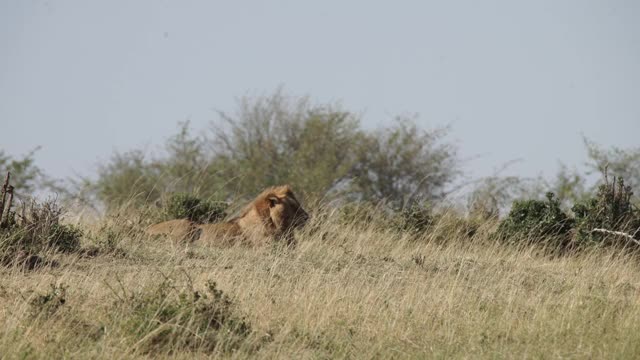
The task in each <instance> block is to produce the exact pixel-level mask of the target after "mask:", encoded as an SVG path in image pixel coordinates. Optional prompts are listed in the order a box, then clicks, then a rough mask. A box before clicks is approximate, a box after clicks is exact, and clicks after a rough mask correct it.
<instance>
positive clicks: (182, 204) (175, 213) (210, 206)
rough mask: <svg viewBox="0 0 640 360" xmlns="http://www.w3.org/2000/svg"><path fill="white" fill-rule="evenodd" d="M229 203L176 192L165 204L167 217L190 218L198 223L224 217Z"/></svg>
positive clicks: (165, 215)
mask: <svg viewBox="0 0 640 360" xmlns="http://www.w3.org/2000/svg"><path fill="white" fill-rule="evenodd" d="M226 209H227V204H226V203H224V202H219V201H207V200H202V199H200V198H198V197H196V196H194V195H190V194H183V193H179V194H175V195H173V196H171V197H170V198H169V199H168V200H167V201H166V202H165V204H164V217H165V218H166V219H189V220H191V221H194V222H198V223H210V222H215V221H219V220H222V219H224V217H225V216H227V214H226V213H225V210H226Z"/></svg>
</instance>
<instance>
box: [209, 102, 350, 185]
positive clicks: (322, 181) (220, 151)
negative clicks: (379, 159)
mask: <svg viewBox="0 0 640 360" xmlns="http://www.w3.org/2000/svg"><path fill="white" fill-rule="evenodd" d="M238 108H239V109H238V111H237V112H236V113H235V114H228V113H224V112H220V113H219V115H220V119H221V122H222V123H221V124H218V125H217V126H214V127H213V134H212V136H213V138H212V143H213V146H214V153H215V154H216V156H217V158H218V159H220V161H221V164H222V165H221V166H220V168H222V169H224V176H225V178H226V179H229V180H230V181H229V183H228V186H227V188H228V189H229V191H231V192H240V193H244V194H255V193H258V192H259V191H261V190H262V189H263V188H264V187H265V186H271V185H278V184H283V183H289V184H291V185H293V186H294V187H295V188H297V189H304V192H305V193H308V194H317V195H318V196H323V195H325V194H327V193H328V192H330V191H332V190H336V188H337V187H338V186H339V185H341V184H343V183H344V182H345V181H346V180H347V179H348V177H349V175H350V170H351V168H352V166H353V163H354V156H353V153H354V150H355V147H356V145H357V143H358V141H359V138H360V137H361V130H360V129H359V119H358V118H357V117H356V116H354V115H353V114H350V113H348V112H346V111H343V110H341V109H340V108H339V107H338V106H335V105H318V106H316V105H312V104H311V103H310V101H309V99H308V98H306V97H303V98H298V99H296V98H290V97H287V96H285V95H284V94H283V93H282V92H281V91H280V90H278V91H276V92H275V93H274V94H273V95H271V96H266V97H257V98H246V97H245V98H242V99H241V100H240V102H239V104H238Z"/></svg>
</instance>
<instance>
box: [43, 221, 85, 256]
mask: <svg viewBox="0 0 640 360" xmlns="http://www.w3.org/2000/svg"><path fill="white" fill-rule="evenodd" d="M82 235H83V232H82V230H80V229H79V228H78V227H77V226H74V225H71V224H53V225H52V226H51V235H50V237H49V246H51V247H53V248H55V249H56V250H58V251H60V252H65V253H70V252H74V251H77V250H78V249H79V248H80V238H81V237H82Z"/></svg>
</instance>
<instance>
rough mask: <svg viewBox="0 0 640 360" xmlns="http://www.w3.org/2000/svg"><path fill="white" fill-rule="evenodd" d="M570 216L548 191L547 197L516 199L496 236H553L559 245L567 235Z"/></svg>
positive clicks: (520, 237)
mask: <svg viewBox="0 0 640 360" xmlns="http://www.w3.org/2000/svg"><path fill="white" fill-rule="evenodd" d="M572 227H573V219H571V218H570V217H569V216H568V215H567V214H565V213H564V212H563V211H562V209H561V207H560V202H559V201H558V200H557V199H556V198H555V196H554V194H553V193H551V192H549V193H547V200H546V201H545V200H520V201H515V202H514V203H513V206H512V208H511V211H510V212H509V214H508V215H507V217H506V218H505V219H504V220H503V221H502V222H501V223H500V225H499V226H498V230H497V232H496V234H497V236H498V238H500V239H502V240H508V241H513V240H517V239H523V238H526V239H530V240H533V239H536V240H537V239H540V240H545V239H548V238H554V239H556V240H560V241H561V243H560V244H559V245H563V246H564V245H566V244H567V243H568V240H569V239H570V236H569V235H570V231H571V229H572Z"/></svg>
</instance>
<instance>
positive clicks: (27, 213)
mask: <svg viewBox="0 0 640 360" xmlns="http://www.w3.org/2000/svg"><path fill="white" fill-rule="evenodd" d="M21 213H22V214H21V216H20V218H19V219H18V220H13V221H12V222H11V226H9V227H6V228H4V229H0V263H2V264H5V265H7V264H11V263H15V262H16V261H18V262H22V261H26V260H27V259H30V258H32V257H33V256H37V255H43V254H45V253H48V252H50V251H54V252H64V253H70V252H75V251H78V250H80V238H81V237H82V236H83V232H82V230H80V229H79V228H77V227H76V226H74V225H70V224H61V223H60V217H61V215H62V213H63V210H62V208H60V207H59V206H58V205H57V204H56V202H55V201H46V202H44V203H37V202H35V201H33V200H32V201H31V202H30V203H28V204H23V208H22V211H21ZM12 217H15V214H14V215H12Z"/></svg>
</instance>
